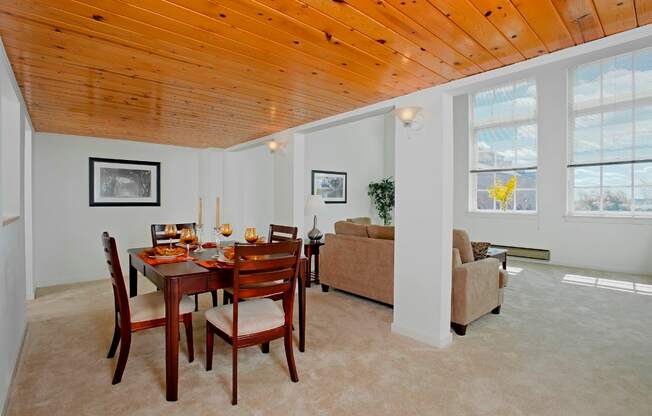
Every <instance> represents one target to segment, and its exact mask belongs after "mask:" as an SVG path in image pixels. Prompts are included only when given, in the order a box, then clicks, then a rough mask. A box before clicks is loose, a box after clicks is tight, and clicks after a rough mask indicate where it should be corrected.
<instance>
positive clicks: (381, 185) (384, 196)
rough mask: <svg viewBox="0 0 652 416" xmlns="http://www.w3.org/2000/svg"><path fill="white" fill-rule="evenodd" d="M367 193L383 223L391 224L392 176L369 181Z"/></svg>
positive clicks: (392, 204)
mask: <svg viewBox="0 0 652 416" xmlns="http://www.w3.org/2000/svg"><path fill="white" fill-rule="evenodd" d="M367 194H368V195H369V196H370V197H371V200H372V201H373V203H374V205H375V206H376V210H377V211H378V216H379V217H380V219H381V220H383V223H384V224H385V225H389V224H391V222H392V209H394V178H392V177H391V176H390V177H388V178H385V179H381V180H380V181H378V182H371V183H370V184H369V192H367Z"/></svg>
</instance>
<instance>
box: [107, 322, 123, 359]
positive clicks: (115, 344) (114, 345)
mask: <svg viewBox="0 0 652 416" xmlns="http://www.w3.org/2000/svg"><path fill="white" fill-rule="evenodd" d="M118 343H120V327H119V326H118V325H117V324H116V325H115V329H114V330H113V340H112V341H111V346H110V347H109V353H108V354H107V355H106V358H113V357H115V352H116V351H117V349H118Z"/></svg>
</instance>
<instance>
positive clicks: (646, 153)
mask: <svg viewBox="0 0 652 416" xmlns="http://www.w3.org/2000/svg"><path fill="white" fill-rule="evenodd" d="M634 135H635V138H634V143H635V148H634V156H635V158H636V159H652V105H648V106H644V107H638V108H636V114H635V129H634Z"/></svg>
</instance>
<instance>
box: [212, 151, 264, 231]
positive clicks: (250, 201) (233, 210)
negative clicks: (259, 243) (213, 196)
mask: <svg viewBox="0 0 652 416" xmlns="http://www.w3.org/2000/svg"><path fill="white" fill-rule="evenodd" d="M274 178H275V169H274V155H273V154H271V153H270V151H269V150H268V149H267V147H266V146H254V147H251V148H247V149H244V150H239V151H233V152H226V153H225V154H224V202H223V215H222V222H223V223H230V224H231V225H232V227H233V235H232V236H231V238H232V239H236V240H239V241H243V240H244V231H245V228H247V227H256V230H257V231H258V234H260V235H263V236H265V237H267V232H268V230H269V224H271V223H273V222H274V219H275V216H274V206H275V201H274V194H275V182H274Z"/></svg>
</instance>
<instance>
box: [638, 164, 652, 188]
mask: <svg viewBox="0 0 652 416" xmlns="http://www.w3.org/2000/svg"><path fill="white" fill-rule="evenodd" d="M634 186H652V163H636V164H635V165H634Z"/></svg>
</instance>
